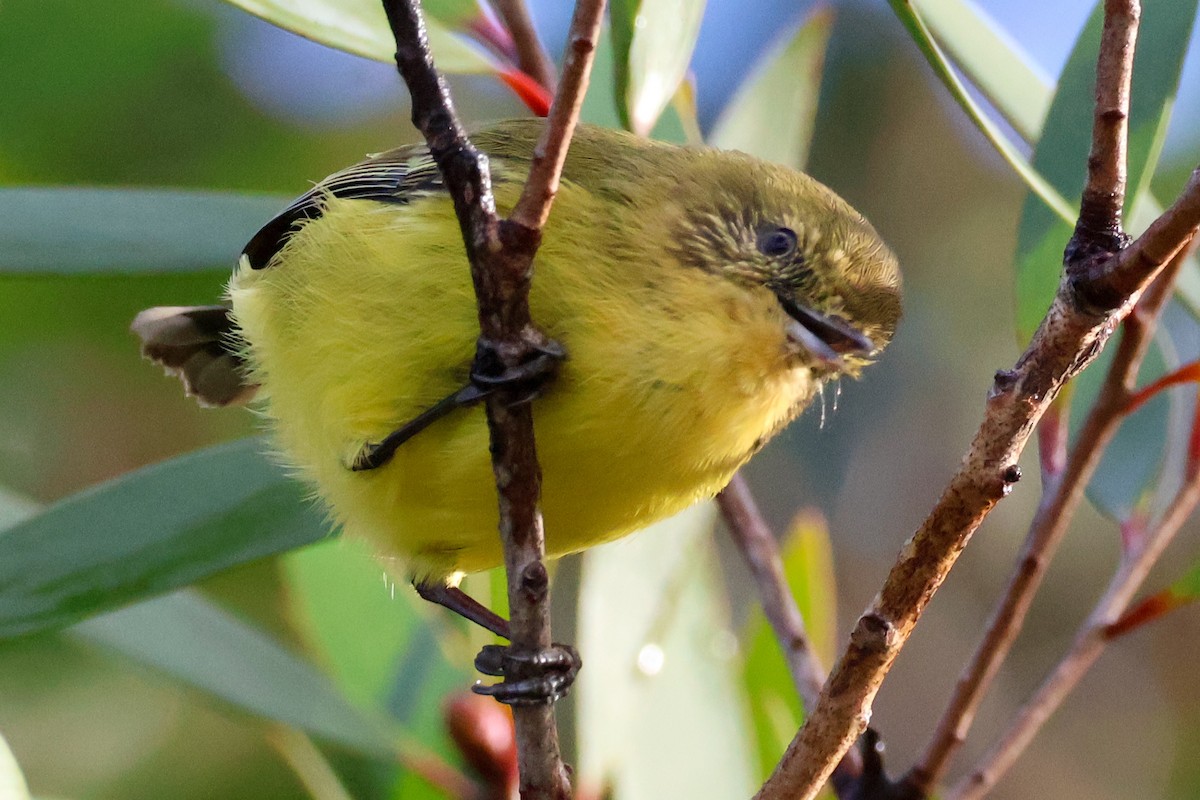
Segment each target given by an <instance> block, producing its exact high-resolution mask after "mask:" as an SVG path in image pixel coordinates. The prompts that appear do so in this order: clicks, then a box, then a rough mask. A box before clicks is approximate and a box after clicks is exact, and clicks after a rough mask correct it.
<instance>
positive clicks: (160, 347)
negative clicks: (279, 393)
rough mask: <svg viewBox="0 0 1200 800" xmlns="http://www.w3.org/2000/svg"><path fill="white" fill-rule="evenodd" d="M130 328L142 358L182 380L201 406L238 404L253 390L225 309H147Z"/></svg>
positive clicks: (249, 396) (232, 324)
mask: <svg viewBox="0 0 1200 800" xmlns="http://www.w3.org/2000/svg"><path fill="white" fill-rule="evenodd" d="M130 329H131V330H132V331H133V332H134V333H136V334H137V335H138V337H139V338H141V340H142V355H144V356H145V357H146V358H148V359H150V360H151V361H153V362H154V363H156V364H159V365H161V366H162V367H163V369H165V370H166V371H167V373H168V374H170V375H175V376H176V377H178V378H179V379H180V380H181V381H183V385H184V387H185V389H186V390H187V393H188V394H189V395H190V396H192V397H195V398H196V400H197V402H199V403H200V405H203V406H229V405H242V404H244V403H247V402H249V401H250V399H251V398H252V397H254V393H255V392H256V391H258V386H257V385H255V384H253V383H250V382H249V381H248V380H247V379H246V372H245V369H244V365H243V362H242V356H241V354H240V353H239V349H238V344H237V334H236V326H235V324H234V321H233V317H232V316H231V315H230V313H229V309H228V308H226V307H225V306H160V307H158V308H148V309H146V310H145V311H143V312H142V313H140V314H138V315H137V317H136V318H135V319H134V320H133V324H132V325H131V326H130Z"/></svg>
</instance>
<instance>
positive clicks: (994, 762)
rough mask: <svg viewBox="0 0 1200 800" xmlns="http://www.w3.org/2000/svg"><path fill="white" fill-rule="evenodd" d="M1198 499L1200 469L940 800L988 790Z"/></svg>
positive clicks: (1098, 646) (1103, 640) (1072, 680)
mask: <svg viewBox="0 0 1200 800" xmlns="http://www.w3.org/2000/svg"><path fill="white" fill-rule="evenodd" d="M1197 502H1200V473H1196V472H1193V473H1192V474H1189V475H1188V480H1187V482H1186V483H1185V484H1184V485H1183V487H1182V488H1181V489H1180V490H1179V492H1178V493H1177V494H1176V495H1175V497H1174V499H1172V501H1171V504H1170V506H1169V507H1168V508H1167V510H1166V512H1165V513H1164V514H1163V517H1162V519H1161V520H1160V521H1159V523H1158V525H1157V526H1156V527H1155V528H1154V530H1153V531H1151V532H1150V533H1149V534H1148V535H1147V536H1146V537H1145V538H1144V539H1142V540H1141V542H1142V544H1141V545H1140V547H1138V548H1136V549H1135V550H1134V551H1133V552H1127V553H1125V554H1124V557H1123V558H1122V560H1121V565H1120V567H1118V569H1117V571H1116V573H1115V574H1114V575H1113V578H1112V581H1111V582H1110V583H1109V585H1108V589H1107V591H1105V593H1104V596H1103V597H1102V598H1101V599H1100V601H1099V602H1098V603H1097V604H1096V606H1095V608H1093V609H1092V613H1091V614H1090V615H1088V618H1087V621H1086V622H1084V624H1083V625H1082V627H1081V628H1080V629H1079V632H1078V633H1077V634H1076V636H1075V642H1074V644H1072V646H1071V649H1070V651H1069V652H1068V653H1067V655H1066V656H1064V657H1063V659H1062V661H1060V662H1059V663H1058V666H1057V667H1055V668H1054V671H1053V672H1051V673H1050V675H1049V677H1047V678H1046V680H1045V682H1044V683H1043V684H1042V685H1041V687H1040V688H1039V689H1038V690H1037V692H1036V693H1035V694H1034V695H1033V697H1031V698H1030V699H1029V701H1028V702H1027V703H1026V704H1025V705H1024V706H1023V707H1022V708H1021V710H1020V711H1019V712H1017V715H1016V717H1015V718H1014V719H1013V722H1012V724H1011V725H1010V726H1009V729H1008V731H1007V732H1006V733H1005V734H1004V736H1003V737H1001V739H1000V740H999V741H998V742H997V743H996V744H995V745H993V746H992V748H991V749H990V750H988V752H987V753H985V754H984V756H983V757H982V758H981V759H980V760H979V763H978V764H977V765H976V767H975V768H974V769H973V770H972V771H971V773H970V774H969V775H967V776H966V777H965V778H964V779H963V780H962V781H960V782H959V783H958V784H957V785H956V786H955V787H954V788H953V789H952V790H950V792H949V793H947V794H946V795H944V797H945V800H976V799H977V798H980V797H983V796H984V795H985V794H987V793H988V792H989V791H990V790H991V789H992V787H993V786H995V785H996V782H997V781H998V780H999V779H1000V777H1001V776H1003V775H1004V773H1005V772H1007V771H1008V769H1009V768H1010V767H1012V765H1013V764H1014V763H1015V762H1016V760H1017V758H1018V757H1019V756H1020V755H1021V753H1022V752H1024V750H1025V748H1026V747H1027V746H1028V745H1029V743H1030V742H1031V741H1032V740H1033V737H1034V736H1035V735H1036V734H1037V732H1038V730H1040V729H1041V727H1042V725H1043V724H1045V722H1046V720H1047V719H1049V718H1050V715H1051V714H1053V713H1054V712H1055V711H1056V710H1057V709H1058V707H1059V706H1060V705H1062V703H1063V700H1065V699H1066V697H1067V695H1068V694H1070V692H1071V690H1072V689H1074V688H1075V686H1076V685H1077V684H1078V683H1079V681H1080V680H1081V679H1082V678H1083V676H1084V675H1085V674H1086V673H1087V671H1088V669H1089V668H1090V667H1091V666H1092V664H1094V663H1095V661H1096V659H1097V658H1099V657H1100V654H1101V653H1102V652H1103V651H1104V647H1105V645H1106V644H1107V643H1108V642H1109V640H1110V636H1109V632H1108V627H1109V625H1110V624H1111V623H1112V622H1114V621H1115V620H1116V619H1118V618H1119V617H1120V616H1121V614H1122V613H1123V612H1124V611H1125V609H1126V608H1127V607H1128V606H1129V601H1130V600H1131V599H1132V598H1133V595H1134V593H1135V592H1137V590H1138V588H1139V587H1140V586H1141V585H1142V582H1143V581H1145V579H1146V576H1147V575H1148V574H1149V572H1150V569H1151V567H1153V566H1154V563H1155V562H1156V561H1157V560H1158V558H1159V556H1161V555H1162V552H1163V550H1164V549H1165V548H1166V546H1167V545H1168V544H1169V543H1170V542H1171V539H1172V538H1174V536H1175V534H1176V533H1177V532H1178V531H1179V529H1180V527H1182V525H1183V523H1184V522H1186V521H1187V519H1188V517H1189V516H1191V513H1192V511H1193V510H1194V509H1195V507H1196V504H1197Z"/></svg>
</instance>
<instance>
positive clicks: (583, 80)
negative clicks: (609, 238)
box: [510, 0, 604, 229]
mask: <svg viewBox="0 0 1200 800" xmlns="http://www.w3.org/2000/svg"><path fill="white" fill-rule="evenodd" d="M517 4H518V5H520V0H517ZM603 21H604V0H598V1H597V0H580V2H577V3H576V4H575V16H574V17H573V18H572V20H571V28H570V31H569V32H568V33H567V48H566V52H565V53H564V54H563V74H562V83H561V84H560V85H559V87H558V94H557V95H555V97H554V104H553V105H551V106H550V114H549V116H548V117H547V118H546V127H545V130H543V132H542V138H541V139H540V140H539V141H538V143H537V146H536V147H535V148H534V150H533V159H532V162H531V164H530V167H529V180H528V181H526V183H525V190H524V191H523V192H521V199H520V200H518V201H517V205H516V207H515V208H514V209H513V211H512V215H511V216H510V219H511V220H512V221H513V222H515V223H517V224H518V225H524V226H525V227H527V228H534V229H541V227H542V226H543V225H545V224H546V220H547V218H548V217H549V216H550V204H551V203H553V202H554V196H555V195H556V194H557V193H558V180H559V176H560V175H562V169H563V164H565V163H566V161H567V143H568V142H570V141H571V135H572V134H573V133H574V132H575V125H576V123H578V121H579V111H580V109H581V108H582V107H583V97H584V95H585V94H587V86H588V78H589V77H590V75H591V71H592V61H593V60H594V59H595V55H596V43H597V42H598V41H599V39H600V25H601V24H602V23H603Z"/></svg>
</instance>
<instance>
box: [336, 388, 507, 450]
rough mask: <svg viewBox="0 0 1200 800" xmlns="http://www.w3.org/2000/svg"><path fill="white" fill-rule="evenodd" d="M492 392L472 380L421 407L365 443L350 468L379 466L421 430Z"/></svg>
mask: <svg viewBox="0 0 1200 800" xmlns="http://www.w3.org/2000/svg"><path fill="white" fill-rule="evenodd" d="M489 394H491V390H486V391H485V390H481V389H480V388H479V387H477V386H475V384H473V383H468V384H467V385H466V386H464V387H462V388H461V389H459V390H458V391H457V392H455V393H454V394H451V395H447V396H446V397H443V398H442V399H441V400H439V401H437V402H436V403H434V404H433V405H432V406H430V407H429V408H427V409H425V410H424V411H422V412H421V413H420V414H418V415H417V416H415V417H413V418H412V419H410V420H409V421H408V422H406V423H404V424H403V425H401V426H400V427H399V428H397V429H396V430H394V431H392V432H391V433H389V434H388V435H387V436H385V437H384V438H383V440H382V441H379V442H376V443H374V444H366V445H363V448H362V449H361V450H359V451H358V455H357V456H355V457H354V463H352V464H351V465H350V469H352V470H354V471H355V472H362V471H363V470H368V469H378V468H379V467H382V466H383V465H384V464H386V463H388V462H389V461H391V460H392V456H394V455H395V454H396V450H397V449H398V448H399V447H400V445H402V444H404V443H405V442H407V441H408V440H409V439H411V438H412V437H414V436H416V435H417V434H418V433H420V432H421V431H423V430H425V429H426V428H428V427H429V426H430V425H432V424H433V423H435V422H437V421H438V420H439V419H441V418H442V417H444V416H446V415H447V414H449V413H450V412H451V411H453V410H454V409H456V408H467V407H469V406H473V405H475V404H476V403H478V402H479V401H480V400H482V399H483V398H485V397H487V396H488V395H489Z"/></svg>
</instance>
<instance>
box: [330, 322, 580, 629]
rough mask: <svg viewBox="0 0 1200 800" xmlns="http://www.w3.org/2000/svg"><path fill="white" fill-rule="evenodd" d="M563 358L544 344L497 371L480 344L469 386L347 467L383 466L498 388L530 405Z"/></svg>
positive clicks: (490, 355)
mask: <svg viewBox="0 0 1200 800" xmlns="http://www.w3.org/2000/svg"><path fill="white" fill-rule="evenodd" d="M564 358H566V351H565V350H563V348H562V346H561V345H559V344H558V343H557V342H554V341H547V342H546V343H545V344H544V345H542V346H541V347H539V348H538V349H537V350H536V351H535V355H534V356H533V357H532V358H530V359H529V360H528V361H525V362H523V363H521V364H518V365H517V366H515V367H512V368H510V369H500V370H499V371H497V370H496V369H494V368H491V367H492V365H494V364H496V363H498V357H497V356H496V354H495V353H494V352H493V351H492V350H491V349H489V348H488V347H486V346H484V345H482V344H481V345H480V346H479V348H478V351H477V352H476V354H475V362H474V364H472V366H471V381H470V383H468V384H467V385H466V386H464V387H462V388H461V389H459V390H458V391H456V392H454V393H453V394H450V395H447V396H446V397H443V398H442V399H441V400H439V401H437V402H436V403H434V404H433V405H432V406H430V407H429V408H427V409H425V410H424V411H422V412H421V413H420V414H418V415H417V416H415V417H413V418H412V419H410V420H409V421H408V422H406V423H404V424H403V425H401V426H400V427H399V428H397V429H396V430H394V431H392V432H391V433H389V434H388V435H387V436H385V437H384V438H383V440H382V441H379V442H375V443H372V444H366V445H363V448H362V449H361V450H359V451H358V455H357V456H355V458H354V462H353V463H352V464H351V465H350V469H352V470H354V471H355V472H362V471H364V470H371V469H378V468H379V467H382V466H384V465H385V464H387V463H388V462H389V461H391V460H392V456H394V455H395V454H396V450H397V449H398V448H399V447H400V445H402V444H404V443H405V442H407V441H408V440H409V439H411V438H412V437H414V436H416V435H417V434H418V433H420V432H421V431H423V430H425V429H426V428H428V427H429V426H430V425H432V424H433V423H435V422H437V421H438V420H439V419H441V418H442V417H444V416H446V415H447V414H449V413H450V412H451V411H453V410H455V409H456V408H469V407H471V406H473V405H475V404H477V403H479V402H480V401H482V400H483V399H485V398H486V397H487V396H488V395H490V394H492V393H494V392H496V391H499V390H501V389H518V390H522V391H524V392H525V394H523V395H521V396H519V397H517V399H516V400H515V401H514V402H513V405H521V404H523V403H528V402H530V401H531V400H533V399H534V398H535V397H537V396H538V395H539V394H541V391H542V387H543V386H545V384H546V383H548V382H549V381H550V379H551V378H553V377H554V374H555V372H556V370H557V368H558V363H559V362H560V361H562V360H563V359H564ZM434 602H440V601H434ZM443 605H444V604H443ZM484 627H487V626H486V625H485V626H484Z"/></svg>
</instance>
